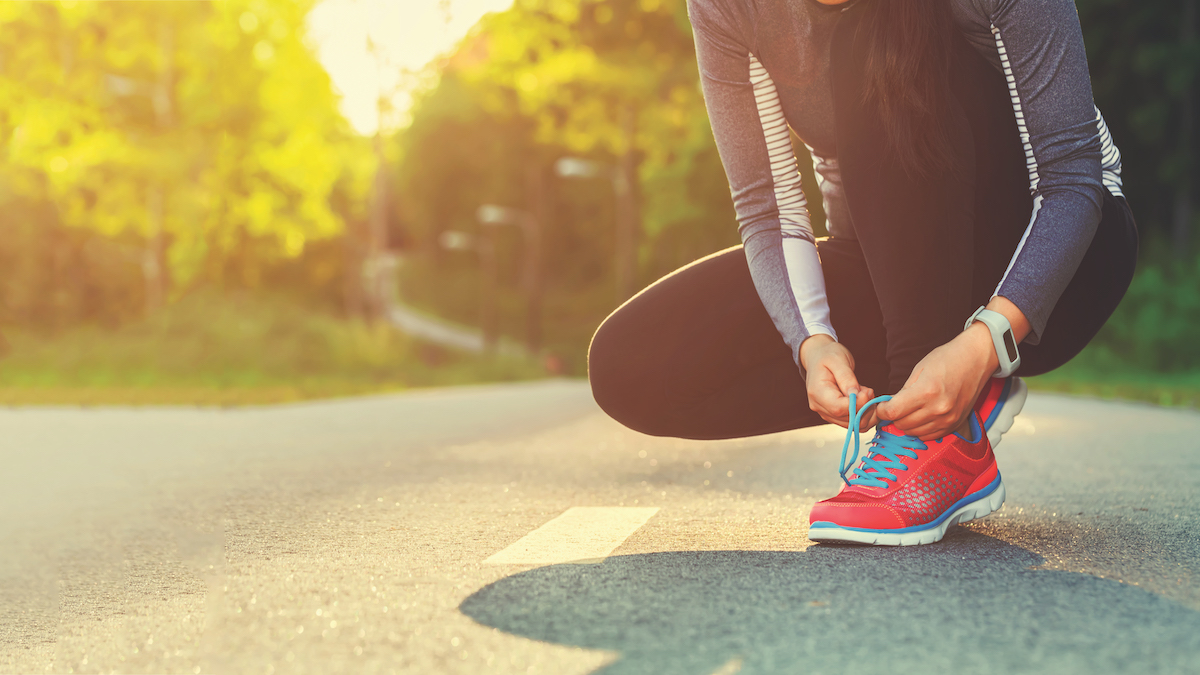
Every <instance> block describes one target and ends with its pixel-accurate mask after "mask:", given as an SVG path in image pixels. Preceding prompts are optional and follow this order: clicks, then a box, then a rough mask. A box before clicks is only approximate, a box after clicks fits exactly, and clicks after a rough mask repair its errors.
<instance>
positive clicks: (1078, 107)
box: [983, 0, 1121, 344]
mask: <svg viewBox="0 0 1200 675" xmlns="http://www.w3.org/2000/svg"><path fill="white" fill-rule="evenodd" d="M983 4H984V5H986V6H987V9H988V15H989V16H988V18H989V21H990V22H991V31H992V35H993V37H994V38H995V43H996V51H997V53H998V54H999V57H1000V65H1001V67H1002V69H1003V70H1004V76H1005V78H1006V80H1007V81H1008V88H1009V94H1010V97H1011V100H1012V106H1013V111H1014V112H1015V114H1016V118H1017V128H1018V131H1019V132H1020V136H1021V143H1022V145H1023V146H1024V148H1025V158H1026V168H1027V170H1028V173H1029V190H1030V193H1031V194H1032V195H1033V198H1034V200H1033V211H1032V213H1031V214H1030V219H1029V223H1028V225H1027V226H1026V228H1025V232H1024V234H1023V235H1022V237H1021V240H1020V243H1019V244H1018V246H1017V249H1016V251H1015V252H1014V254H1013V256H1012V258H1011V260H1010V262H1009V264H1008V268H1007V269H1006V270H1005V272H1004V275H1003V276H1002V277H1001V278H1000V279H999V283H998V284H997V286H996V290H995V293H994V295H997V296H1004V297H1006V298H1008V299H1009V300H1011V301H1012V302H1013V303H1014V304H1016V305H1017V307H1019V308H1020V309H1021V311H1022V313H1024V314H1025V316H1026V318H1027V319H1029V322H1030V325H1031V326H1032V333H1031V334H1030V336H1029V337H1028V338H1026V341H1027V342H1030V343H1031V344H1036V343H1037V342H1038V341H1040V340H1041V336H1042V332H1043V331H1044V330H1045V328H1046V324H1047V322H1048V320H1049V318H1050V314H1051V312H1052V311H1053V309H1054V307H1055V305H1056V304H1057V303H1058V299H1059V297H1060V296H1061V295H1062V293H1063V291H1064V290H1065V289H1066V287H1067V284H1068V283H1069V282H1070V280H1071V278H1072V277H1073V276H1074V275H1075V271H1076V269H1078V267H1079V263H1080V261H1082V260H1083V256H1084V254H1085V253H1086V252H1087V249H1088V247H1089V246H1090V245H1091V242H1092V237H1094V236H1095V233H1096V228H1097V226H1098V225H1099V222H1100V213H1101V205H1102V198H1103V195H1104V193H1105V191H1107V192H1108V193H1110V194H1113V195H1116V196H1119V195H1120V194H1121V154H1120V152H1119V151H1118V150H1117V148H1116V146H1115V145H1114V144H1113V142H1112V137H1111V135H1110V134H1109V133H1108V127H1107V125H1105V123H1104V118H1103V116H1102V115H1101V114H1100V110H1099V109H1098V108H1097V107H1096V105H1095V103H1094V101H1093V99H1092V88H1091V78H1090V75H1089V72H1088V64H1087V55H1086V53H1085V51H1084V45H1083V33H1082V30H1081V29H1080V26H1079V17H1078V14H1077V13H1076V11H1075V4H1074V2H1072V0H984V2H983Z"/></svg>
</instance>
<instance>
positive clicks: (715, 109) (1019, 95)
mask: <svg viewBox="0 0 1200 675" xmlns="http://www.w3.org/2000/svg"><path fill="white" fill-rule="evenodd" d="M855 1H857V0H851V2H850V3H845V4H842V5H822V4H820V3H818V2H816V0H688V15H689V17H690V18H691V22H692V27H693V32H694V35H695V41H696V56H697V60H698V62H699V66H700V77H701V84H702V86H703V89H704V100H705V103H706V105H707V107H708V115H709V119H710V121H711V123H712V128H713V134H714V136H715V137H716V141H717V148H718V150H719V151H720V154H721V162H722V163H723V164H724V166H725V173H726V175H727V176H728V178H729V185H730V192H731V193H732V196H733V203H734V207H735V209H736V211H737V218H738V229H739V232H740V233H741V237H742V242H743V244H744V245H745V251H746V257H747V260H748V262H749V265H750V272H751V275H752V276H753V278H754V284H755V287H756V288H757V290H758V294H759V296H760V297H761V298H762V301H763V305H765V306H766V308H767V312H768V313H769V314H770V315H771V319H772V320H773V321H774V322H775V326H776V327H777V328H778V329H779V332H780V334H781V335H782V336H783V338H784V340H785V341H786V342H787V343H788V345H789V346H790V347H791V348H792V356H793V358H794V359H795V360H796V363H797V364H799V360H800V343H802V342H803V341H804V340H805V338H807V337H809V336H810V335H813V334H816V333H825V334H827V335H830V336H832V337H834V338H835V339H836V338H837V334H836V333H835V332H834V330H833V326H832V325H831V324H830V321H829V305H828V303H827V302H826V299H825V281H824V277H823V276H822V273H821V269H820V261H819V259H818V257H817V250H816V246H815V243H814V237H813V232H812V226H811V225H810V223H809V215H808V206H807V201H806V199H805V196H804V191H803V189H802V188H801V184H800V174H799V171H798V169H797V164H796V156H795V154H794V153H793V152H792V146H791V139H790V135H789V133H788V128H789V127H790V128H791V129H792V130H793V131H795V132H796V135H797V136H799V138H800V139H801V140H802V141H803V142H804V143H805V145H806V146H807V147H808V148H809V150H810V152H811V154H812V157H813V168H814V169H815V171H816V175H817V182H818V184H819V185H820V189H821V196H822V197H823V199H824V203H825V211H826V214H827V222H828V229H829V233H830V235H831V236H833V237H849V238H853V237H854V226H853V223H852V222H851V220H850V213H849V211H848V209H847V207H846V203H845V197H844V195H843V192H842V182H841V175H840V172H839V169H838V163H837V148H836V147H835V137H834V120H833V96H832V91H831V88H830V73H829V47H830V42H831V39H832V37H833V28H834V26H835V24H836V22H837V19H838V15H839V14H840V13H841V12H842V11H844V10H845V9H846V8H847V7H848V6H849V5H850V4H852V3H853V2H855ZM948 2H949V3H950V5H951V8H952V12H953V15H954V20H955V23H956V24H957V25H958V27H959V28H960V29H961V31H962V33H963V35H964V36H965V37H966V39H967V41H968V42H969V43H970V44H971V45H972V46H973V47H974V48H975V49H976V50H978V51H979V52H980V53H982V54H983V55H984V57H986V58H987V59H988V60H989V62H991V63H992V65H994V66H995V67H996V68H997V69H998V70H1001V71H1002V72H1003V73H1004V76H1005V78H1006V79H1007V81H1008V88H1009V94H1010V96H1011V99H1012V105H1013V109H1014V111H1015V113H1016V119H1017V128H1018V131H1019V132H1020V137H1021V142H1022V144H1023V145H1024V148H1025V157H1026V165H1027V167H1028V169H1029V190H1030V192H1031V193H1032V195H1033V212H1032V215H1031V218H1030V221H1029V225H1028V226H1027V228H1026V230H1025V234H1024V236H1022V238H1021V241H1020V244H1019V245H1018V246H1017V249H1016V252H1015V254H1014V255H1013V258H1012V261H1011V262H1010V263H1009V266H1008V269H1007V270H1006V271H1005V272H1004V275H1003V277H1002V278H1001V279H1000V280H999V284H998V285H997V286H996V291H995V293H994V294H995V295H1003V296H1004V297H1006V298H1008V299H1009V300H1011V301H1012V302H1013V303H1014V304H1016V305H1017V307H1019V308H1020V309H1021V311H1022V312H1024V314H1025V316H1026V317H1027V318H1028V319H1029V322H1030V324H1031V326H1032V333H1031V334H1030V336H1029V337H1028V338H1027V341H1028V342H1029V343H1031V344H1037V342H1038V341H1039V340H1040V338H1041V334H1042V331H1043V330H1044V329H1045V327H1046V321H1047V320H1048V319H1049V317H1050V312H1051V310H1052V309H1053V308H1054V305H1055V303H1056V302H1057V301H1058V298H1059V296H1060V295H1062V292H1063V290H1064V289H1065V288H1066V286H1067V283H1068V282H1069V281H1070V280H1071V277H1072V276H1074V274H1075V270H1076V269H1077V268H1078V266H1079V263H1080V261H1081V260H1082V259H1083V256H1084V253H1086V252H1087V249H1088V246H1089V245H1090V244H1091V241H1092V237H1093V236H1094V235H1095V232H1096V228H1097V225H1098V224H1099V222H1100V212H1101V203H1102V199H1103V194H1104V191H1105V190H1107V191H1108V192H1109V193H1111V194H1113V195H1116V196H1121V155H1120V152H1119V151H1118V150H1117V148H1116V146H1114V145H1113V142H1112V139H1111V137H1110V136H1109V133H1108V128H1107V127H1106V126H1105V124H1104V118H1103V117H1102V116H1101V115H1100V110H1099V109H1098V108H1097V107H1096V105H1095V103H1094V102H1093V100H1092V86H1091V78H1090V76H1089V74H1088V65H1087V55H1086V54H1085V52H1084V46H1083V33H1082V31H1081V29H1080V26H1079V16H1078V14H1077V12H1076V10H1075V4H1074V2H1073V1H1072V0H948ZM966 318H967V317H965V316H964V317H963V320H964V321H965V320H966Z"/></svg>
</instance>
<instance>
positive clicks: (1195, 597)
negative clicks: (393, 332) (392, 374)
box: [0, 381, 1200, 675]
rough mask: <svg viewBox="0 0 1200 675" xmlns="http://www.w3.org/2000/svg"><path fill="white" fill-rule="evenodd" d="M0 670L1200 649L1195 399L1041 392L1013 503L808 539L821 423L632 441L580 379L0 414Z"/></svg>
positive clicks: (806, 668)
mask: <svg viewBox="0 0 1200 675" xmlns="http://www.w3.org/2000/svg"><path fill="white" fill-rule="evenodd" d="M0 429H3V430H4V435H3V441H2V444H0V453H2V455H3V459H4V467H5V468H4V471H3V473H0V514H3V515H2V516H0V543H2V550H0V672H2V673H11V672H19V673H60V672H62V673H70V672H73V673H97V672H103V673H108V672H117V673H255V674H264V675H274V674H275V673H545V674H559V673H563V674H572V673H579V674H583V673H604V674H605V675H626V674H632V673H650V674H654V675H666V674H676V673H677V674H679V675H710V674H713V673H721V674H725V675H729V674H732V673H855V672H862V673H867V672H870V673H879V672H888V673H988V672H996V673H1017V672H1019V673H1110V672H1111V673H1123V672H1129V673H1134V672H1136V673H1139V674H1140V673H1181V672H1198V671H1200V665H1198V664H1200V574H1198V573H1200V508H1198V507H1200V499H1198V497H1197V485H1198V481H1200V414H1197V413H1194V412H1186V411H1175V410H1165V409H1159V408H1154V407H1150V406H1145V405H1136V404H1126V403H1109V402H1100V401H1094V400H1086V399H1073V398H1067V397H1059V396H1050V395H1044V394H1037V393H1034V394H1032V395H1031V396H1030V399H1029V402H1028V404H1027V407H1026V411H1025V412H1024V413H1023V414H1022V415H1021V416H1020V417H1019V418H1018V421H1017V424H1016V426H1014V428H1013V430H1012V431H1011V432H1010V433H1009V434H1008V435H1006V437H1005V439H1004V442H1003V443H1002V444H1001V446H1000V447H999V449H998V451H997V455H998V458H999V461H1000V467H1001V471H1002V472H1003V473H1004V479H1005V485H1006V487H1007V489H1008V502H1007V504H1006V505H1005V507H1004V508H1003V509H1002V510H1001V511H1000V512H999V513H997V514H994V515H993V516H991V517H989V518H987V519H985V520H983V521H981V522H977V523H972V524H970V525H966V526H961V527H956V528H951V531H950V533H949V534H948V535H947V537H946V539H945V540H944V541H943V542H942V543H941V544H937V545H933V546H925V547H919V548H903V549H886V548H866V547H847V546H830V545H819V544H814V543H812V542H810V541H808V540H807V539H806V537H805V531H806V523H807V513H808V510H809V508H810V507H811V505H812V504H813V502H814V501H816V500H818V499H822V498H825V497H827V496H829V495H832V494H833V493H834V492H836V490H837V488H838V485H839V478H838V476H837V471H836V464H837V459H838V454H839V451H840V448H841V445H840V444H841V438H842V436H841V433H840V432H839V430H837V429H836V428H834V427H822V428H816V429H808V430H801V431H795V432H788V433H784V434H777V435H773V436H766V437H760V438H752V439H744V440H736V441H722V442H692V441H680V440H674V439H661V438H650V437H645V436H641V435H639V434H636V433H633V432H630V431H628V430H625V429H623V428H622V427H620V426H619V425H618V424H616V423H614V422H612V421H611V420H609V419H608V418H607V417H605V416H604V415H603V414H602V413H600V412H599V411H598V410H597V409H596V407H595V405H594V403H592V401H591V397H590V394H589V392H588V389H587V386H586V384H584V383H581V382H576V381H549V382H541V383H533V384H521V385H505V386H488V387H472V388H462V389H452V390H438V391H425V392H415V393H405V394H399V395H391V396H379V397H370V398H360V399H347V400H339V401H331V402H318V403H304V404H295V405H285V406H275V407H262V408H243V409H232V410H220V409H187V408H161V409H153V408H142V409H116V408H99V409H79V408H42V409H0Z"/></svg>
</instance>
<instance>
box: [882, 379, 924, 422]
mask: <svg viewBox="0 0 1200 675" xmlns="http://www.w3.org/2000/svg"><path fill="white" fill-rule="evenodd" d="M920 407H921V401H920V398H919V397H918V396H916V395H915V394H913V393H912V392H911V390H910V389H908V388H907V387H905V388H903V389H901V390H900V391H899V392H897V393H896V395H895V396H893V397H892V399H891V400H890V401H884V402H883V403H880V404H879V405H878V406H876V407H875V412H876V413H878V415H879V418H880V419H885V420H889V421H891V420H898V419H903V418H905V417H907V416H908V415H909V414H911V413H913V412H914V411H916V410H917V409H918V408H920Z"/></svg>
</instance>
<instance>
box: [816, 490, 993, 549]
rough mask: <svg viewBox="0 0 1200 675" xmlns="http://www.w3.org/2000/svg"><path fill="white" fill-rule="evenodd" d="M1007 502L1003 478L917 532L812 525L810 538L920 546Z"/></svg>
mask: <svg viewBox="0 0 1200 675" xmlns="http://www.w3.org/2000/svg"><path fill="white" fill-rule="evenodd" d="M1003 505H1004V481H999V484H998V485H997V486H996V487H995V488H994V489H993V490H992V491H991V492H990V493H989V494H986V495H984V496H982V497H980V498H979V499H976V500H975V501H973V502H970V503H968V504H963V505H962V506H960V507H958V508H957V509H955V510H954V512H953V513H951V514H950V517H948V518H946V519H944V520H942V522H941V523H940V524H938V525H935V526H932V527H929V528H926V529H924V530H917V531H914V532H888V531H886V530H864V529H851V528H842V527H810V528H809V530H808V538H809V539H811V540H813V541H832V542H843V543H850V544H873V545H875V546H919V545H921V544H932V543H934V542H938V541H941V539H942V537H944V536H946V530H948V529H949V528H950V526H951V525H957V524H959V523H966V522H970V521H972V520H975V519H976V518H982V517H984V516H986V515H988V514H989V513H993V512H995V511H999V510H1000V507H1001V506H1003Z"/></svg>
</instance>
